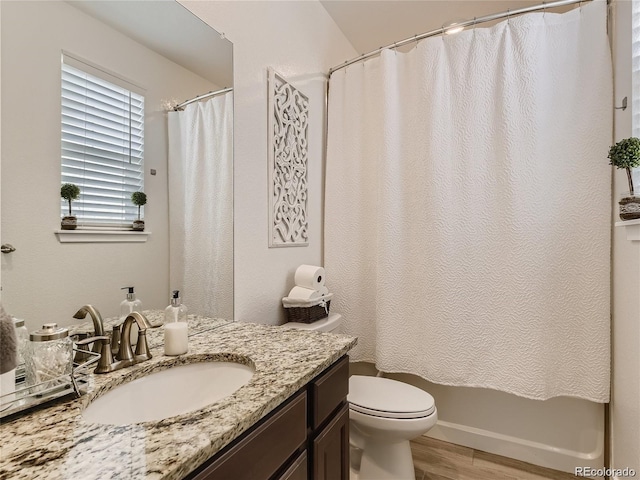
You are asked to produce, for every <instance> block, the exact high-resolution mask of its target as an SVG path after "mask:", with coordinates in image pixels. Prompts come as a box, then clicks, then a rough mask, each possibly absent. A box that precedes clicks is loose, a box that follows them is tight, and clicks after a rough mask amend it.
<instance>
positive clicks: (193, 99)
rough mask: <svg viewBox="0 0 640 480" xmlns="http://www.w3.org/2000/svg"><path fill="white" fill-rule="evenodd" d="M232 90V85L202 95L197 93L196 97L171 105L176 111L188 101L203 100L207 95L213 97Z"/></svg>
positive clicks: (187, 103) (188, 102)
mask: <svg viewBox="0 0 640 480" xmlns="http://www.w3.org/2000/svg"><path fill="white" fill-rule="evenodd" d="M232 91H233V87H228V88H223V89H222V90H216V91H215V92H209V93H203V94H202V95H198V96H197V97H195V98H192V99H191V100H185V101H184V102H182V103H181V104H179V105H176V106H175V107H173V111H174V112H177V111H179V110H180V109H182V108H184V107H186V106H187V105H189V104H190V103H193V102H197V101H198V100H203V99H205V98H209V97H215V96H217V95H222V94H223V93H227V92H232Z"/></svg>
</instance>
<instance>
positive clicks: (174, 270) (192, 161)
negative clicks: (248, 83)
mask: <svg viewBox="0 0 640 480" xmlns="http://www.w3.org/2000/svg"><path fill="white" fill-rule="evenodd" d="M232 152H233V93H232V92H229V93H227V94H224V95H219V96H217V97H213V98H212V99H210V100H208V101H206V102H196V103H192V104H190V105H188V106H187V107H186V108H185V109H184V111H182V112H170V113H169V178H168V183H169V253H170V260H169V269H170V272H169V279H170V283H171V286H170V288H171V289H172V290H180V291H181V294H182V299H183V302H184V303H185V305H187V307H188V308H189V313H195V314H199V315H206V316H211V317H220V318H226V319H232V318H233V192H232V176H233V153H232Z"/></svg>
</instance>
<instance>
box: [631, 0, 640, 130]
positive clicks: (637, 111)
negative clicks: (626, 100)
mask: <svg viewBox="0 0 640 480" xmlns="http://www.w3.org/2000/svg"><path fill="white" fill-rule="evenodd" d="M631 3H632V9H633V10H632V11H633V14H632V27H631V28H632V30H631V42H632V47H631V52H632V62H631V68H632V82H633V83H632V90H631V102H632V103H631V107H632V108H631V114H632V115H633V118H632V128H633V136H634V137H640V1H639V0H634V1H633V2H631Z"/></svg>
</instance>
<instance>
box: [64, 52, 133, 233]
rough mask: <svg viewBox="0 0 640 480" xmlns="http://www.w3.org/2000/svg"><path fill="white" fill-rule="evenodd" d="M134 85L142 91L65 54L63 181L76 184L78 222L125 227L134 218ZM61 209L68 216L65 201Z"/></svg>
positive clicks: (74, 204) (74, 210) (74, 205)
mask: <svg viewBox="0 0 640 480" xmlns="http://www.w3.org/2000/svg"><path fill="white" fill-rule="evenodd" d="M89 72H90V73H89ZM127 86H129V87H130V88H126V87H127ZM132 88H135V89H137V90H138V91H140V89H139V88H138V87H135V85H127V82H126V81H124V80H122V79H120V78H117V77H113V76H112V75H110V74H108V73H106V72H102V71H101V70H99V69H97V68H95V67H92V66H90V65H88V64H84V63H83V62H80V61H78V60H76V59H74V58H72V57H69V56H67V55H65V56H64V57H63V63H62V161H61V165H62V183H63V184H64V183H74V184H76V185H78V186H79V187H80V197H79V198H78V200H74V201H73V203H72V209H73V214H74V215H76V216H77V217H78V225H79V226H86V227H111V228H126V227H127V226H129V227H130V226H131V223H132V222H133V220H135V219H136V218H137V215H138V207H136V206H135V205H134V204H133V203H132V202H131V194H132V193H133V192H136V191H139V190H142V189H143V186H144V185H143V182H144V170H143V158H144V96H143V95H141V94H140V93H136V92H134V91H132ZM60 208H61V213H62V215H67V214H68V212H69V205H68V202H67V201H66V200H64V199H61V206H60Z"/></svg>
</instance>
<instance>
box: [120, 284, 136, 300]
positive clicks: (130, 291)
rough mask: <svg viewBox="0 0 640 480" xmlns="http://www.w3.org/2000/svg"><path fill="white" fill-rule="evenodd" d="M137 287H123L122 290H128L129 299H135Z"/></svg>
mask: <svg viewBox="0 0 640 480" xmlns="http://www.w3.org/2000/svg"><path fill="white" fill-rule="evenodd" d="M134 288H135V287H122V288H121V289H120V290H127V300H135V299H136V293H135V292H134Z"/></svg>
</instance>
